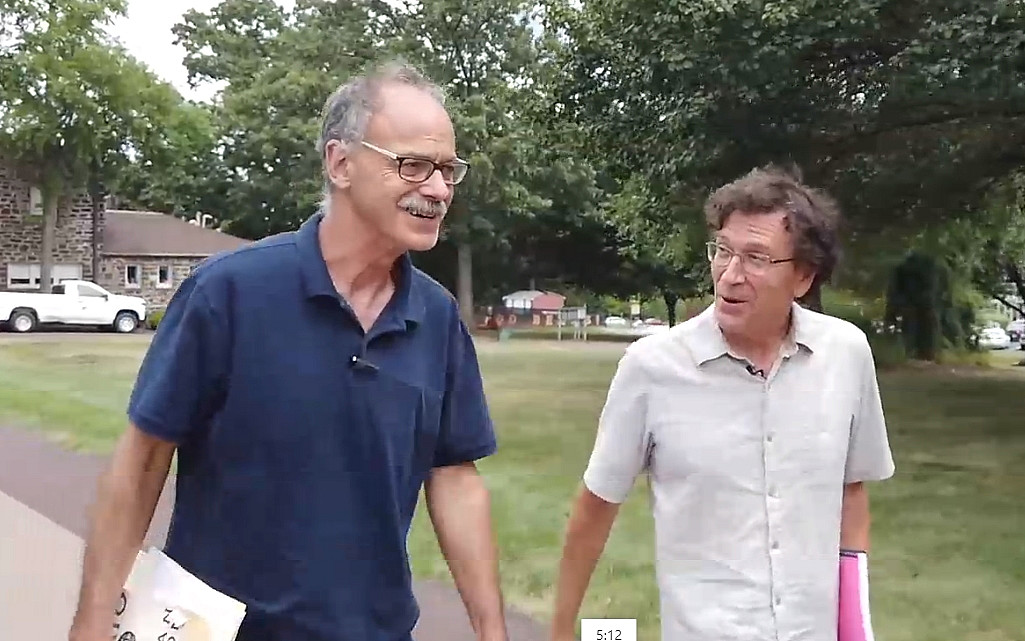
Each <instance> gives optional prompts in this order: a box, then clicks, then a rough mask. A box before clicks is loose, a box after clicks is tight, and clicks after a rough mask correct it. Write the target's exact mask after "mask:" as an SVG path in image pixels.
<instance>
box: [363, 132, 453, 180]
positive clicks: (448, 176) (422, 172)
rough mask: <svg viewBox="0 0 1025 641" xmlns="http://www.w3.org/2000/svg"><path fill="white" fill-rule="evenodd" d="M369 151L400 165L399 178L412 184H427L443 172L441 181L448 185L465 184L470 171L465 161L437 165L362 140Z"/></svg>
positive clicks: (431, 161) (425, 159)
mask: <svg viewBox="0 0 1025 641" xmlns="http://www.w3.org/2000/svg"><path fill="white" fill-rule="evenodd" d="M360 142H361V143H362V144H363V146H364V147H366V148H367V149H372V150H373V151H376V152H377V153H379V154H381V155H383V156H386V157H387V158H391V159H392V160H394V161H395V162H397V163H398V165H399V178H402V179H403V180H405V181H406V182H411V183H422V182H427V180H428V179H430V177H431V176H433V175H434V172H436V171H438V172H441V179H442V180H444V181H445V184H446V185H458V184H459V183H461V182H463V178H466V172H467V171H468V170H469V169H470V164H469V163H468V162H466V161H465V160H460V159H458V158H457V159H456V160H453V161H451V162H446V163H437V162H434V161H433V160H428V159H427V158H418V157H416V156H400V155H398V154H397V153H395V152H393V151H388V150H387V149H382V148H381V147H378V146H377V145H372V144H370V143H369V142H367V141H365V140H362V141H360Z"/></svg>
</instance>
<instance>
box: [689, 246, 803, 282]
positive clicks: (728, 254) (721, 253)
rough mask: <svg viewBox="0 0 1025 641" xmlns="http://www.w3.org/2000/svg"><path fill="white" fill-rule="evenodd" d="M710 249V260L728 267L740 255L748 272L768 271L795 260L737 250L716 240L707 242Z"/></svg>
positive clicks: (714, 263)
mask: <svg viewBox="0 0 1025 641" xmlns="http://www.w3.org/2000/svg"><path fill="white" fill-rule="evenodd" d="M705 246H706V247H707V250H708V260H709V261H710V262H711V263H712V264H713V265H716V266H718V267H726V266H727V265H729V264H730V261H731V260H732V259H733V257H734V256H739V257H740V266H741V267H743V268H744V269H745V270H746V271H747V272H748V273H752V274H760V273H764V272H765V271H767V270H768V269H769V268H770V267H772V266H773V265H778V264H780V263H789V262H792V261H793V260H794V258H793V257H790V258H773V257H772V256H768V255H766V254H762V253H759V252H735V251H733V250H732V249H730V248H729V247H727V246H726V245H723V244H722V243H719V242H716V241H714V240H712V241H709V242H708V243H706V244H705Z"/></svg>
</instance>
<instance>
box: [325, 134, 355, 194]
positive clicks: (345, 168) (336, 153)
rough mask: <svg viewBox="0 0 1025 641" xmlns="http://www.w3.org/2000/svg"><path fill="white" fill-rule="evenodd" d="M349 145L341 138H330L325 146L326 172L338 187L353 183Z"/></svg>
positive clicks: (345, 186)
mask: <svg viewBox="0 0 1025 641" xmlns="http://www.w3.org/2000/svg"><path fill="white" fill-rule="evenodd" d="M351 171H352V167H351V163H350V162H349V149H348V146H347V145H346V144H345V143H344V142H342V141H340V140H330V141H328V143H327V144H326V145H325V146H324V174H325V175H326V176H327V179H328V182H330V183H331V184H332V185H334V186H335V187H336V188H338V189H346V188H347V187H349V185H351V184H352V177H351V176H350V173H351Z"/></svg>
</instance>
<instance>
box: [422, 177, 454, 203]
mask: <svg viewBox="0 0 1025 641" xmlns="http://www.w3.org/2000/svg"><path fill="white" fill-rule="evenodd" d="M420 193H421V194H422V195H423V196H426V197H427V198H433V199H434V200H438V201H441V202H446V201H448V198H449V196H450V195H451V194H452V185H449V184H448V183H446V182H445V180H444V179H443V178H442V177H441V172H440V171H438V170H435V171H434V173H432V174H431V176H430V178H428V179H427V180H425V181H424V182H422V183H420Z"/></svg>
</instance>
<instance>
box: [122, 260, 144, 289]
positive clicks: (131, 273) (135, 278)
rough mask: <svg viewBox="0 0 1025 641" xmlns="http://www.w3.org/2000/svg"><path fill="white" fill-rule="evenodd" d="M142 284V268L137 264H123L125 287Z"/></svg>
mask: <svg viewBox="0 0 1025 641" xmlns="http://www.w3.org/2000/svg"><path fill="white" fill-rule="evenodd" d="M141 284H142V269H141V268H140V267H139V266H138V265H125V287H139V286H140V285H141Z"/></svg>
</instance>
